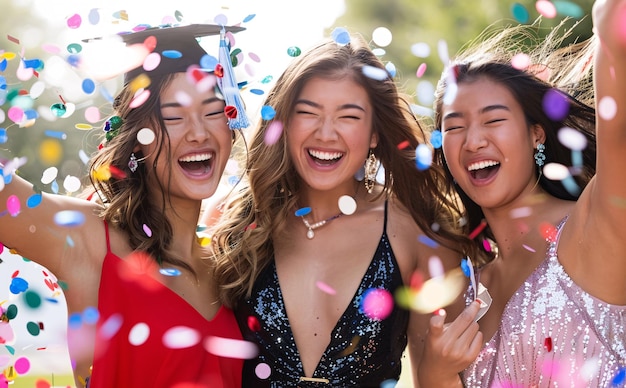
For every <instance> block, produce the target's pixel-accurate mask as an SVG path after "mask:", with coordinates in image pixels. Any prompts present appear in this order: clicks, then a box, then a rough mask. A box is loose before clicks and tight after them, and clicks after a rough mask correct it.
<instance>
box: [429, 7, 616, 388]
mask: <svg viewBox="0 0 626 388" xmlns="http://www.w3.org/2000/svg"><path fill="white" fill-rule="evenodd" d="M625 20H626V1H624V0H619V1H618V0H609V1H603V2H597V3H596V4H595V5H594V11H593V21H594V25H595V30H594V32H595V36H594V37H593V38H592V39H591V40H590V41H589V42H584V43H582V44H579V45H572V46H568V47H567V48H565V49H564V50H561V51H554V50H551V51H550V52H549V53H548V55H544V56H534V55H530V56H529V57H522V58H523V59H526V60H527V61H526V64H522V65H519V64H518V63H516V62H515V61H513V62H512V61H511V59H512V57H513V54H519V52H520V51H518V50H517V49H520V48H521V46H520V45H519V43H517V44H518V46H517V47H514V48H512V49H511V47H507V49H506V50H498V48H500V47H503V44H511V43H514V42H515V40H514V39H512V36H513V35H514V32H515V31H517V32H520V31H522V30H520V28H517V29H516V28H511V29H509V30H505V31H504V32H503V33H502V34H500V35H498V36H495V37H493V36H492V37H491V38H492V39H491V40H487V41H486V43H485V44H484V45H482V46H480V45H479V46H475V47H476V49H475V50H471V51H470V52H466V53H465V54H462V55H461V57H460V58H458V59H457V60H455V61H454V63H452V64H451V66H450V69H449V71H447V72H446V73H444V77H443V79H442V82H441V83H440V88H439V93H438V99H437V102H436V123H437V125H438V126H439V128H441V131H442V135H443V146H442V158H441V159H440V161H441V162H442V163H443V164H444V165H445V166H446V169H447V170H448V172H449V173H450V178H451V179H450V180H451V182H452V177H453V178H454V182H455V186H456V189H457V190H458V192H459V193H460V196H461V198H462V199H463V201H464V203H465V204H466V206H467V211H468V233H469V232H470V231H472V230H476V228H477V227H479V228H480V227H481V226H479V225H481V221H483V220H484V222H485V223H486V225H487V226H486V228H484V229H483V230H482V231H481V233H480V234H479V235H478V237H477V238H476V241H477V243H479V244H481V245H482V244H483V240H485V239H486V238H491V239H492V240H493V241H495V242H496V243H497V252H496V253H495V255H494V259H493V260H492V261H491V262H489V263H488V264H486V265H484V266H482V267H481V268H478V269H477V271H476V280H477V282H476V283H477V284H482V285H483V286H485V287H486V288H487V289H488V291H489V293H490V294H491V296H492V298H493V302H492V303H491V306H490V307H489V309H488V310H487V312H486V314H485V315H484V316H483V317H480V316H479V315H477V312H478V309H479V305H480V303H476V302H471V303H469V306H468V308H467V309H466V310H465V311H464V312H463V313H462V314H461V315H460V316H459V317H457V319H455V320H454V321H453V322H452V323H451V324H446V325H445V326H444V324H443V315H445V314H443V313H442V314H438V315H436V316H435V317H433V318H432V319H431V326H430V331H429V336H428V338H427V340H426V348H425V356H424V358H423V361H422V363H421V365H420V372H422V373H419V374H418V375H419V376H420V383H421V385H422V386H427V387H437V386H441V387H456V386H459V387H460V386H465V387H613V386H615V387H617V386H620V387H621V386H624V384H625V383H624V380H625V379H626V331H625V330H626V329H625V326H626V282H625V277H626V239H625V238H624V230H626V179H625V171H626V153H625V152H624V151H625V150H626V109H624V108H625V107H626V94H625V93H624V85H625V84H626V30H625V29H624V25H625V24H624V23H625ZM525 31H527V30H525ZM554 31H556V29H555V30H554ZM520 37H521V35H519V34H518V35H517V38H518V40H517V42H519V41H520V39H519V38H520ZM556 38H557V32H554V33H553V34H552V35H551V36H550V37H548V39H547V40H546V41H545V42H543V45H542V46H541V47H542V48H544V49H545V48H546V47H554V45H553V43H554V42H555V40H554V39H556ZM557 43H558V39H557ZM505 53H508V55H504V56H503V55H502V54H505ZM535 53H540V54H541V53H545V51H536V52H535ZM516 58H520V57H519V56H518V57H516ZM591 69H592V70H593V78H592V79H591V77H590V76H589V74H590V73H591V72H592V71H591ZM570 76H573V77H570ZM591 81H593V82H592V83H591ZM592 86H593V90H592V88H591V87H592ZM591 91H594V92H595V95H590V94H585V93H586V92H591ZM594 103H595V110H594V109H593V108H591V106H593V105H594ZM594 131H595V133H596V134H597V143H596V141H595V138H594ZM596 147H597V150H598V152H597V155H596V157H595V158H593V155H594V154H595V153H596V152H595V151H596ZM483 225H484V224H483ZM467 296H468V301H471V300H472V299H475V298H476V296H475V295H474V293H473V292H472V290H468V293H467ZM481 299H486V298H481ZM479 302H480V301H479ZM476 321H478V323H476ZM459 376H460V378H459Z"/></svg>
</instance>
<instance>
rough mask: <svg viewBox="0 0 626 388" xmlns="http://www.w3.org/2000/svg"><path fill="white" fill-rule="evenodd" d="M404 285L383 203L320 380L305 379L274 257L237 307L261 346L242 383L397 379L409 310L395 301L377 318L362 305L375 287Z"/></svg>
mask: <svg viewBox="0 0 626 388" xmlns="http://www.w3.org/2000/svg"><path fill="white" fill-rule="evenodd" d="M402 285H403V282H402V276H401V274H400V270H399V267H398V263H397V262H396V259H395V256H394V254H393V251H392V249H391V245H390V243H389V238H388V236H387V206H386V204H385V220H384V229H383V234H382V236H381V239H380V242H379V244H378V247H377V249H376V252H375V253H374V256H373V258H372V260H371V262H370V265H369V267H368V269H367V271H366V273H365V275H364V276H363V279H362V280H361V283H360V285H359V287H358V289H357V291H356V293H355V295H354V297H353V298H352V301H351V302H350V304H349V305H348V307H347V308H346V310H345V311H344V313H343V315H342V316H341V318H340V319H339V321H338V322H337V324H336V325H335V328H334V329H333V331H332V332H331V338H330V343H329V344H328V346H327V347H326V350H325V352H324V354H323V356H322V358H321V359H320V361H319V363H318V365H317V367H316V369H315V372H314V373H313V376H312V377H313V378H315V379H316V380H318V381H311V379H308V380H306V379H305V380H302V379H301V377H304V369H303V367H302V362H301V361H300V355H299V353H298V349H297V347H296V343H295V340H294V337H293V333H292V332H291V329H290V327H289V320H288V318H287V313H286V309H285V304H284V301H283V297H282V292H281V289H280V285H279V283H278V275H277V273H276V265H275V263H274V262H273V261H272V262H271V263H270V265H268V267H267V268H266V269H265V270H264V271H263V272H262V273H261V275H260V276H259V278H258V279H257V281H256V285H255V287H254V290H253V292H252V297H251V298H250V299H248V300H245V301H244V302H243V303H240V304H239V308H238V309H236V311H235V314H236V316H237V321H238V323H239V327H240V329H241V331H242V332H243V336H244V339H246V340H248V341H252V342H255V343H256V344H258V346H259V349H260V354H259V356H258V357H256V358H254V359H251V360H247V361H246V362H245V364H244V369H243V387H255V388H256V387H272V388H278V387H281V388H282V387H380V385H381V383H382V382H384V381H386V380H397V379H398V378H399V376H400V371H401V357H402V353H403V351H404V349H405V346H406V344H407V336H406V331H407V327H408V322H409V311H408V310H405V309H403V308H401V307H398V306H394V308H393V310H392V312H391V313H390V314H389V316H388V317H387V318H385V319H383V320H376V319H370V318H369V317H368V316H367V315H365V314H364V313H363V311H362V308H361V305H362V301H363V297H364V295H365V294H366V293H367V292H368V291H369V290H371V289H384V290H387V291H389V292H390V293H391V295H394V293H395V290H396V289H397V288H398V287H400V286H402ZM268 371H269V372H271V374H270V375H269V377H267V373H268Z"/></svg>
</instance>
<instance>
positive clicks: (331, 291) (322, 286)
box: [315, 281, 337, 295]
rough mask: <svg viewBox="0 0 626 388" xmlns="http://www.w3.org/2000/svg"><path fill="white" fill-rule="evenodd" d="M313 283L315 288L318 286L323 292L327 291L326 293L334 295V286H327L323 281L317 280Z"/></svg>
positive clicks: (335, 292)
mask: <svg viewBox="0 0 626 388" xmlns="http://www.w3.org/2000/svg"><path fill="white" fill-rule="evenodd" d="M315 285H316V286H317V288H319V289H320V290H322V291H323V292H325V293H327V294H328V295H336V294H337V291H335V289H334V288H332V287H331V286H329V285H328V284H326V283H324V282H321V281H317V282H315Z"/></svg>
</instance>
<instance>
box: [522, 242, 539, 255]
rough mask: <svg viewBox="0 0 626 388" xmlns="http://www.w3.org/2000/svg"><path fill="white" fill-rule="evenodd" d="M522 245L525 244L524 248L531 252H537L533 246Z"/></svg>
mask: <svg viewBox="0 0 626 388" xmlns="http://www.w3.org/2000/svg"><path fill="white" fill-rule="evenodd" d="M522 246H523V247H524V249H526V250H527V251H530V252H533V253H535V252H537V251H536V250H535V249H534V248H533V247H530V246H528V245H526V244H522Z"/></svg>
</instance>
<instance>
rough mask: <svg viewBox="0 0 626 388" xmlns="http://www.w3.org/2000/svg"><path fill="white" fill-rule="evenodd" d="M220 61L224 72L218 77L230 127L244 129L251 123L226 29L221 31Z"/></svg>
mask: <svg viewBox="0 0 626 388" xmlns="http://www.w3.org/2000/svg"><path fill="white" fill-rule="evenodd" d="M219 62H220V64H221V65H222V69H223V70H224V74H223V76H222V77H218V79H217V82H218V83H219V86H220V89H221V90H222V94H223V95H224V100H225V101H226V109H225V110H226V114H227V116H228V125H229V127H230V129H243V128H247V127H248V126H249V125H250V122H249V121H248V116H247V115H246V109H245V106H244V103H243V99H242V98H241V95H240V94H239V85H238V84H237V81H236V80H235V74H234V70H233V64H232V62H231V60H230V48H229V46H228V42H227V40H226V31H225V30H224V29H222V31H221V32H220V50H219Z"/></svg>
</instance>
